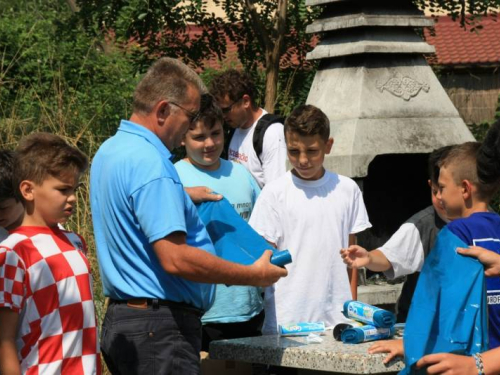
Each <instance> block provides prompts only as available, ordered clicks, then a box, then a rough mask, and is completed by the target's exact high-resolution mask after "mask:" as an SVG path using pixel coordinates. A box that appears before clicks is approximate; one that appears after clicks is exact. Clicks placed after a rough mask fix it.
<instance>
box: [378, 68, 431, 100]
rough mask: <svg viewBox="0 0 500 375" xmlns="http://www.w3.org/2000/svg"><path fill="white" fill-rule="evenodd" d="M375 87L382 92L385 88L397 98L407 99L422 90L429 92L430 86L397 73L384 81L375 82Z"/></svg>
mask: <svg viewBox="0 0 500 375" xmlns="http://www.w3.org/2000/svg"><path fill="white" fill-rule="evenodd" d="M377 89H378V90H379V91H380V92H384V90H386V91H388V92H390V93H391V94H392V95H394V96H397V97H398V98H403V99H404V100H406V101H409V100H410V99H411V98H413V97H415V96H417V95H418V94H419V93H420V91H422V90H423V91H425V92H429V90H430V86H429V85H428V84H426V83H420V82H418V81H417V80H416V79H414V78H411V77H408V76H403V75H402V74H401V73H397V74H396V75H395V76H394V77H392V78H390V79H389V80H388V81H387V82H386V83H384V84H380V83H377Z"/></svg>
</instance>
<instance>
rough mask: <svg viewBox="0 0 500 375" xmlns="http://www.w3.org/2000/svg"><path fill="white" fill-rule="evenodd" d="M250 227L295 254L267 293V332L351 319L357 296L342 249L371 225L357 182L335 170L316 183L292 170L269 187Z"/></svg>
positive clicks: (259, 202)
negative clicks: (350, 304)
mask: <svg viewBox="0 0 500 375" xmlns="http://www.w3.org/2000/svg"><path fill="white" fill-rule="evenodd" d="M250 225H251V226H252V227H253V228H254V229H255V230H256V231H257V232H258V233H259V234H260V235H262V236H263V237H264V238H265V239H266V240H268V241H270V242H273V243H275V244H276V245H277V248H278V249H279V250H284V249H288V250H289V251H290V253H291V255H292V263H291V264H289V265H288V266H287V269H288V276H287V277H285V278H283V279H280V280H279V281H278V282H277V283H276V284H275V285H274V286H272V287H269V288H267V289H266V295H265V311H266V318H265V322H264V327H263V330H262V331H263V333H264V334H275V333H276V332H277V325H278V324H286V323H292V322H317V321H323V322H325V324H326V325H327V326H329V325H335V324H337V323H339V322H343V321H345V318H344V317H343V315H342V314H341V311H342V307H343V303H344V302H345V301H346V300H349V299H352V295H351V290H350V286H349V278H348V275H347V269H346V266H345V264H344V263H343V262H342V259H341V257H340V255H339V251H340V249H341V248H345V247H347V246H348V244H349V234H353V233H357V232H361V231H362V230H364V229H366V228H369V227H371V224H370V222H369V221H368V214H367V213H366V208H365V205H364V202H363V197H362V194H361V191H360V190H359V188H358V186H357V185H356V183H355V182H354V181H353V180H351V179H350V178H348V177H344V176H340V175H337V174H335V173H331V172H326V173H325V175H324V176H323V177H322V178H321V179H319V180H316V181H305V180H302V179H300V178H297V177H295V176H294V175H293V174H292V173H291V172H287V173H286V174H285V175H283V176H281V177H280V178H278V179H277V180H275V181H273V182H271V183H270V184H268V185H266V186H265V187H264V189H263V190H262V193H261V195H260V196H259V198H258V199H257V203H256V205H255V207H254V210H253V212H252V216H251V217H250Z"/></svg>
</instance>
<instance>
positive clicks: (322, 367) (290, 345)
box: [210, 331, 404, 374]
mask: <svg viewBox="0 0 500 375" xmlns="http://www.w3.org/2000/svg"><path fill="white" fill-rule="evenodd" d="M327 332H328V335H326V336H321V338H322V339H323V342H321V343H311V344H308V343H307V338H306V337H303V336H302V337H280V336H277V335H276V336H261V337H248V338H242V339H233V340H220V341H213V342H212V343H211V344H210V358H211V359H223V360H233V361H242V362H253V363H263V364H268V365H275V366H284V367H294V368H299V369H310V370H319V371H329V372H336V373H344V374H381V373H388V372H396V371H400V370H402V369H403V368H404V363H403V361H402V360H401V359H397V360H393V361H391V362H390V363H389V364H387V365H384V364H383V362H382V361H383V359H384V358H385V354H368V348H369V347H370V345H371V344H372V343H369V342H368V343H362V344H356V345H348V344H343V343H342V342H338V341H335V340H334V338H333V335H332V332H331V331H327Z"/></svg>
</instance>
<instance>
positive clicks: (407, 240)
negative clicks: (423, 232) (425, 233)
mask: <svg viewBox="0 0 500 375" xmlns="http://www.w3.org/2000/svg"><path fill="white" fill-rule="evenodd" d="M378 249H379V250H380V251H381V252H382V253H384V255H385V256H386V258H387V260H388V261H389V262H391V264H392V268H391V269H389V270H388V271H386V272H384V274H385V275H386V276H387V277H388V278H389V279H394V278H396V277H399V276H404V275H410V274H412V273H415V272H420V270H421V269H422V266H423V265H424V248H423V246H422V241H421V240H420V232H419V231H418V229H417V227H416V226H415V225H414V224H413V223H404V224H403V225H401V226H400V227H399V229H398V230H397V231H396V233H394V234H393V235H392V237H391V238H389V240H388V241H387V242H386V243H385V244H384V245H383V246H380V247H379V248H378Z"/></svg>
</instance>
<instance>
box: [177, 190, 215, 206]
mask: <svg viewBox="0 0 500 375" xmlns="http://www.w3.org/2000/svg"><path fill="white" fill-rule="evenodd" d="M184 190H185V191H186V193H187V194H188V195H189V197H190V198H191V200H192V201H193V203H195V204H198V203H202V202H207V201H220V200H221V199H222V195H221V194H214V193H213V191H212V190H211V189H210V188H207V187H206V186H194V187H184Z"/></svg>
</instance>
